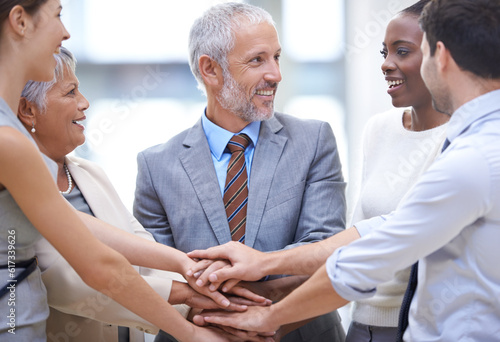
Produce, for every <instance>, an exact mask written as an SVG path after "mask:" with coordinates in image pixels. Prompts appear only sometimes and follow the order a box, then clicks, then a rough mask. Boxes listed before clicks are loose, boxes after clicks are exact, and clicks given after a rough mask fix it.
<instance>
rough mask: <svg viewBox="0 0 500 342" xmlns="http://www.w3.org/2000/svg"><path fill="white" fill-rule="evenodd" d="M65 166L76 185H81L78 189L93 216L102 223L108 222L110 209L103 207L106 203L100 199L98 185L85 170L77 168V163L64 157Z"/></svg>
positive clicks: (101, 193)
mask: <svg viewBox="0 0 500 342" xmlns="http://www.w3.org/2000/svg"><path fill="white" fill-rule="evenodd" d="M66 165H68V169H69V171H70V173H71V176H72V177H73V179H74V180H75V182H76V184H81V186H78V188H79V189H80V192H81V193H82V195H83V197H84V198H85V201H86V202H87V204H88V205H89V207H90V209H91V210H92V212H93V213H94V216H95V217H99V218H100V219H101V220H103V221H106V222H109V219H108V212H109V210H107V209H110V208H109V206H107V205H105V204H106V201H104V199H103V198H102V196H104V194H103V191H102V189H101V187H100V185H99V184H97V183H96V182H95V181H94V179H93V178H92V176H91V175H89V174H88V172H87V171H86V170H84V169H83V168H81V167H79V163H78V162H77V161H73V160H71V159H69V158H67V157H66Z"/></svg>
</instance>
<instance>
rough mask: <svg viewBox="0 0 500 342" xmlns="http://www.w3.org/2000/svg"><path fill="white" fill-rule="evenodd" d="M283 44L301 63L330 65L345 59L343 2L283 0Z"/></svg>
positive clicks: (287, 51) (330, 0) (292, 57)
mask: <svg viewBox="0 0 500 342" xmlns="http://www.w3.org/2000/svg"><path fill="white" fill-rule="evenodd" d="M283 32H284V34H283V38H284V40H283V43H284V47H285V48H284V50H285V53H286V55H287V57H289V58H291V59H294V60H296V61H298V62H330V61H333V60H335V59H338V58H341V57H342V42H343V40H344V1H343V0H309V1H301V0H283Z"/></svg>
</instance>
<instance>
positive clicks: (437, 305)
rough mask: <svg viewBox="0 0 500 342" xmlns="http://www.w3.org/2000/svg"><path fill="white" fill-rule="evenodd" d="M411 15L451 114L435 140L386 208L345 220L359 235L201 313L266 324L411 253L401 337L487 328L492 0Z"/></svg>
mask: <svg viewBox="0 0 500 342" xmlns="http://www.w3.org/2000/svg"><path fill="white" fill-rule="evenodd" d="M420 20H421V26H422V29H423V31H424V33H425V35H424V39H423V41H422V51H423V55H424V58H423V63H422V68H421V71H422V76H423V78H424V81H425V82H426V85H427V87H428V88H429V90H430V92H431V94H432V96H433V100H434V106H435V108H436V109H437V110H439V111H442V112H444V113H447V114H449V115H451V119H450V122H449V127H448V130H447V140H448V143H449V144H448V143H447V144H445V145H448V146H447V148H446V150H445V151H444V152H443V153H442V154H441V155H440V157H439V158H437V160H436V161H435V163H434V164H433V165H432V166H431V167H430V168H429V169H428V171H427V172H425V173H424V174H423V175H422V177H421V179H420V180H419V181H418V183H417V184H416V185H415V187H414V188H413V189H412V190H411V191H410V193H409V194H408V196H407V198H406V199H405V200H404V201H403V202H402V203H401V205H400V207H399V208H398V209H397V210H396V211H395V212H394V213H392V214H391V215H388V216H385V217H377V218H373V219H370V220H367V221H362V222H360V223H357V224H355V228H351V229H356V230H357V232H358V233H359V234H360V235H361V239H358V240H356V241H354V242H352V243H350V244H349V245H348V246H345V247H340V248H337V249H336V250H335V252H334V253H333V254H332V255H331V256H330V257H329V258H328V260H327V262H326V264H325V265H323V266H321V267H320V268H319V270H318V271H317V272H316V273H315V274H314V275H313V276H312V277H311V278H310V279H309V280H308V281H307V282H306V283H305V284H303V285H302V286H301V287H299V288H298V289H296V290H295V291H294V292H293V293H292V294H290V295H289V296H287V297H286V298H285V299H283V300H282V301H280V302H279V303H277V304H275V305H272V306H271V307H269V308H250V310H249V311H248V312H245V313H241V314H235V315H230V316H227V315H223V314H219V313H218V314H214V315H213V316H207V317H205V318H204V319H205V321H206V322H210V323H217V324H227V325H231V326H233V327H236V328H240V329H245V330H250V331H271V330H273V329H276V327H278V326H280V325H282V324H284V323H288V322H295V321H299V320H302V319H305V318H307V317H314V316H316V315H319V314H322V313H324V312H327V311H329V310H332V309H335V308H338V307H339V306H342V305H344V304H345V303H347V302H348V301H350V300H358V299H362V298H367V297H370V296H372V295H373V294H374V293H375V292H376V287H377V285H378V284H380V283H383V282H385V281H387V280H389V279H391V278H392V277H393V276H394V273H395V272H396V271H397V270H400V269H403V268H406V267H408V266H410V265H412V264H413V263H415V262H416V261H419V268H418V286H417V290H416V294H415V296H414V297H413V301H412V302H411V307H410V314H409V326H408V329H407V330H406V333H405V335H404V340H405V341H477V342H483V341H493V340H497V339H498V337H499V336H500V268H499V267H498V255H499V254H498V250H499V241H500V143H499V142H500V63H498V61H500V2H498V1H491V0H434V1H432V2H431V3H430V4H429V5H427V7H426V8H425V10H424V13H423V14H422V17H421V19H420ZM346 233H347V231H346ZM354 235H355V234H354ZM340 236H341V234H339V236H335V237H332V238H330V239H328V240H325V241H323V242H319V243H317V244H313V245H309V246H305V247H299V248H297V249H296V250H295V251H293V250H292V251H285V252H280V253H277V254H276V255H275V257H274V258H271V261H272V262H270V261H269V260H270V259H269V258H267V261H268V263H270V264H277V263H279V262H277V261H276V259H277V258H280V257H283V256H285V257H286V255H287V254H288V256H290V255H293V254H296V255H297V254H300V255H301V258H302V259H304V260H307V257H308V256H309V255H310V254H312V253H313V251H314V250H313V247H314V245H317V249H318V250H322V251H323V252H324V251H325V250H330V251H332V249H335V247H336V245H335V243H332V242H335V241H338V240H339V237H340ZM353 238H354V237H353V235H351V236H350V238H349V239H351V240H352V239H353ZM349 239H347V241H345V242H348V240H349ZM337 245H342V243H340V244H337ZM307 251H308V253H309V255H308V254H307V253H305V252H307ZM316 253H317V255H319V254H320V253H318V252H316ZM271 254H273V253H271ZM323 254H324V253H323ZM321 257H322V255H321V256H320V257H319V258H320V259H321ZM299 263H300V262H299ZM277 269H279V267H277ZM218 280H219V281H220V280H221V279H218ZM294 307H300V308H301V310H291V308H294Z"/></svg>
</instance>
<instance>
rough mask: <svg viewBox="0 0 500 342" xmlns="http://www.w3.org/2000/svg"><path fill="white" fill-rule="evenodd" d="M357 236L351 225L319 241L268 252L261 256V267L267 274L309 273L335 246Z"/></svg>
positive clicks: (343, 244) (321, 263) (321, 262)
mask: <svg viewBox="0 0 500 342" xmlns="http://www.w3.org/2000/svg"><path fill="white" fill-rule="evenodd" d="M359 237H360V236H359V233H358V231H357V230H356V228H355V227H351V228H349V229H346V230H344V231H342V232H340V233H338V234H335V235H333V236H331V237H329V238H328V239H325V240H322V241H319V242H315V243H310V244H306V245H302V246H299V247H296V248H292V249H286V250H281V251H278V252H272V253H268V255H267V256H266V257H265V258H263V262H262V264H263V269H264V270H265V272H268V273H267V274H305V275H311V274H313V273H314V272H315V271H316V270H317V269H318V268H319V267H320V266H321V265H323V264H324V263H325V262H326V259H328V257H329V256H330V255H332V254H333V252H335V250H336V249H337V248H339V247H342V246H345V245H348V244H349V243H351V242H352V241H354V240H357V239H358V238H359Z"/></svg>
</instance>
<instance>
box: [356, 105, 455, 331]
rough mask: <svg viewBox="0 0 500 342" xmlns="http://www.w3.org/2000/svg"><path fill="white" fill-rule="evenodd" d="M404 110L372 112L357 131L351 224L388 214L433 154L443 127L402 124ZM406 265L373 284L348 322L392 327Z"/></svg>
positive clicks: (405, 279)
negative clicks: (412, 127) (358, 146)
mask: <svg viewBox="0 0 500 342" xmlns="http://www.w3.org/2000/svg"><path fill="white" fill-rule="evenodd" d="M403 113H404V109H401V108H399V109H392V110H390V111H387V112H384V113H381V114H378V115H375V116H374V117H372V118H370V120H369V121H368V122H367V124H366V127H365V131H364V133H363V144H362V146H363V147H362V148H363V151H362V154H363V164H362V167H361V170H362V172H361V177H360V178H361V180H360V188H359V196H358V198H357V201H356V205H355V207H354V211H353V217H352V223H353V224H355V223H356V222H359V221H361V220H364V219H368V218H371V217H374V216H379V215H383V214H388V213H390V212H391V211H393V210H395V209H396V207H397V206H398V204H399V202H400V201H401V199H402V198H403V197H404V196H405V194H406V193H407V192H408V190H409V189H410V188H411V187H412V186H413V185H414V184H415V182H416V181H417V179H418V177H419V176H420V175H421V174H422V172H424V171H425V170H426V169H427V168H428V167H429V165H430V164H431V163H432V162H433V161H434V159H435V158H436V157H437V156H438V155H439V153H440V151H441V146H442V144H443V142H444V139H445V137H446V132H445V130H446V126H447V124H445V125H441V126H439V127H436V128H433V129H430V130H427V131H422V132H414V131H409V130H407V129H405V128H404V127H403ZM409 275H410V269H409V268H408V269H406V270H402V271H400V272H398V273H396V276H395V278H394V279H392V280H391V281H389V282H387V283H384V284H381V285H379V286H377V293H376V294H375V296H374V297H371V298H369V299H366V300H361V301H358V302H354V303H353V306H352V315H353V317H352V319H353V321H356V322H359V323H362V324H367V325H375V326H383V327H397V325H398V316H399V309H400V307H401V302H402V300H403V295H404V293H405V290H406V287H407V284H408V278H409Z"/></svg>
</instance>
